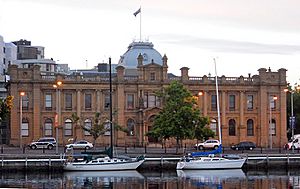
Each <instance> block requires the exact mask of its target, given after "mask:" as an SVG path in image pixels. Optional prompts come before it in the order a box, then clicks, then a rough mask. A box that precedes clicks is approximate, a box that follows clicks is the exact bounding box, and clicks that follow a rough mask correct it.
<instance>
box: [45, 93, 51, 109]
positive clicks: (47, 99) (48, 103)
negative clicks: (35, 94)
mask: <svg viewBox="0 0 300 189" xmlns="http://www.w3.org/2000/svg"><path fill="white" fill-rule="evenodd" d="M45 107H46V110H51V109H52V95H51V94H46V95H45Z"/></svg>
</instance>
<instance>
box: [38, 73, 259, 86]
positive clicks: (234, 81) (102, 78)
mask: <svg viewBox="0 0 300 189" xmlns="http://www.w3.org/2000/svg"><path fill="white" fill-rule="evenodd" d="M41 78H42V79H43V80H48V81H54V80H55V79H56V75H54V74H53V73H51V74H49V73H48V72H47V73H46V72H42V74H41ZM63 78H64V79H63V80H65V81H91V82H95V81H105V82H106V81H107V82H108V81H109V77H108V76H107V75H105V76H102V75H97V76H86V75H63ZM116 78H117V77H116V76H115V75H114V76H113V80H115V79H116ZM168 79H169V81H180V80H181V79H182V77H181V76H173V77H169V78H168ZM215 79H216V78H215V77H207V76H203V77H198V76H191V77H189V78H188V81H190V82H199V81H200V82H201V83H214V82H215ZM124 81H138V76H124ZM258 81H259V80H256V79H254V78H252V77H242V76H241V77H225V76H222V77H218V82H219V84H225V83H226V84H238V83H241V84H253V83H255V82H258Z"/></svg>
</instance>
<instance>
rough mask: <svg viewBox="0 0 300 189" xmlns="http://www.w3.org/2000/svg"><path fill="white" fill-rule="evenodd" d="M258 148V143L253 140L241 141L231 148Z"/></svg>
mask: <svg viewBox="0 0 300 189" xmlns="http://www.w3.org/2000/svg"><path fill="white" fill-rule="evenodd" d="M254 148H256V145H255V144H254V143H253V142H248V141H246V142H240V143H238V144H235V145H233V146H231V149H233V150H253V149H254Z"/></svg>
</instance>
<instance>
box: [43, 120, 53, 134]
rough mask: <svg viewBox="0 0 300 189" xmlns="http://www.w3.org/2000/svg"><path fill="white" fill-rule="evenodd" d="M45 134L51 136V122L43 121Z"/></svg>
mask: <svg viewBox="0 0 300 189" xmlns="http://www.w3.org/2000/svg"><path fill="white" fill-rule="evenodd" d="M45 136H52V123H45Z"/></svg>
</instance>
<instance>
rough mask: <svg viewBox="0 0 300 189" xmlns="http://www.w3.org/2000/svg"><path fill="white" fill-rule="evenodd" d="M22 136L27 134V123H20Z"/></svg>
mask: <svg viewBox="0 0 300 189" xmlns="http://www.w3.org/2000/svg"><path fill="white" fill-rule="evenodd" d="M21 133H22V136H29V126H28V123H27V122H26V123H24V122H23V123H22V132H21Z"/></svg>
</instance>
